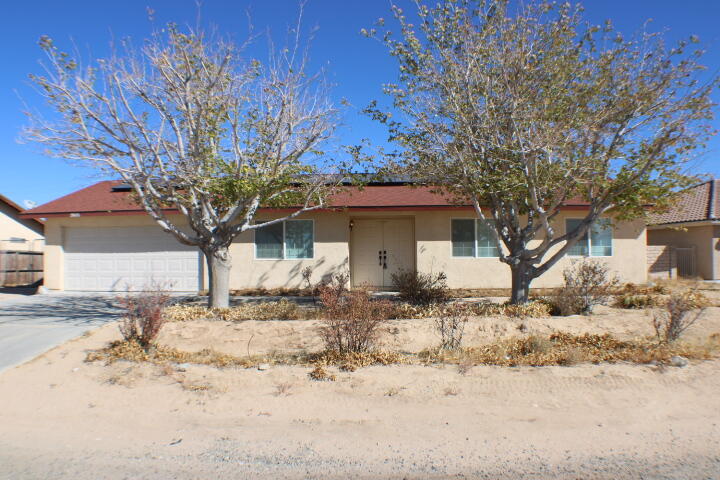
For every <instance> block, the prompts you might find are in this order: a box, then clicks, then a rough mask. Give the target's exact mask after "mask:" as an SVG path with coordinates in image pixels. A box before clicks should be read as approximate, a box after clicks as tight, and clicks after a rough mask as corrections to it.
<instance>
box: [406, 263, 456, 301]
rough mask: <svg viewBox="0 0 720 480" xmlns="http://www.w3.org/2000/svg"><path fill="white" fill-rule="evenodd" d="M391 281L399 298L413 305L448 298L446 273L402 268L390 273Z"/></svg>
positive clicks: (446, 299)
mask: <svg viewBox="0 0 720 480" xmlns="http://www.w3.org/2000/svg"><path fill="white" fill-rule="evenodd" d="M392 283H393V286H394V288H395V289H396V290H397V291H398V293H399V297H400V299H401V300H403V301H406V302H409V303H411V304H413V305H433V304H438V303H445V302H447V301H448V299H449V298H450V291H449V290H448V287H447V275H445V273H444V272H440V273H422V272H417V271H414V270H403V271H400V272H398V273H393V274H392Z"/></svg>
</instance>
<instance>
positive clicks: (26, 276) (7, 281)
mask: <svg viewBox="0 0 720 480" xmlns="http://www.w3.org/2000/svg"><path fill="white" fill-rule="evenodd" d="M42 278H43V254H42V252H22V251H13V250H0V287H17V286H21V285H32V284H34V283H36V282H38V281H40V280H42Z"/></svg>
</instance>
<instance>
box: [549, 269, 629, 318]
mask: <svg viewBox="0 0 720 480" xmlns="http://www.w3.org/2000/svg"><path fill="white" fill-rule="evenodd" d="M563 280H564V282H563V286H562V287H560V288H558V289H557V290H555V292H553V294H552V295H550V296H549V297H548V299H547V302H548V304H549V305H550V306H551V308H552V310H553V313H556V314H559V315H577V314H582V313H589V312H592V309H593V307H595V305H602V304H604V303H606V302H607V299H608V298H609V297H610V295H612V293H613V291H614V290H615V289H616V288H617V285H618V280H617V278H616V277H615V276H611V275H610V269H609V267H608V266H607V265H606V264H605V263H603V262H600V261H597V260H591V259H582V260H579V261H576V262H573V263H572V265H570V266H568V267H567V268H565V270H563Z"/></svg>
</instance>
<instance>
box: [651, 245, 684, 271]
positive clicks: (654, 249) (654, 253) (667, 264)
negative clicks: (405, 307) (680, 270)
mask: <svg viewBox="0 0 720 480" xmlns="http://www.w3.org/2000/svg"><path fill="white" fill-rule="evenodd" d="M647 265H648V276H649V277H650V278H675V277H677V259H676V258H675V249H674V248H672V247H671V246H670V245H648V246H647Z"/></svg>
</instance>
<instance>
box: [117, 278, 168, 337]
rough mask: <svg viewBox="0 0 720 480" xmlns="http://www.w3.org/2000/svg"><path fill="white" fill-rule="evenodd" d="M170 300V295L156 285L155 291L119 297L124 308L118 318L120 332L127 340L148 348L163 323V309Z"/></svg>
mask: <svg viewBox="0 0 720 480" xmlns="http://www.w3.org/2000/svg"><path fill="white" fill-rule="evenodd" d="M169 302H170V295H169V294H168V293H167V291H164V290H162V289H160V287H158V290H155V291H146V292H140V293H127V294H126V295H125V296H124V297H121V298H120V305H121V306H122V308H123V309H124V310H125V311H124V312H123V317H122V320H120V333H121V334H122V336H123V338H124V339H125V340H126V341H128V342H133V341H134V342H137V343H138V344H139V345H140V346H142V347H143V348H145V349H147V348H149V347H150V346H151V345H152V344H153V342H154V341H155V339H156V338H157V336H158V335H159V334H160V329H161V328H162V326H163V323H165V317H164V314H163V310H164V309H165V307H166V306H167V305H168V303H169Z"/></svg>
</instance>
